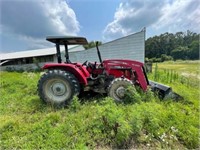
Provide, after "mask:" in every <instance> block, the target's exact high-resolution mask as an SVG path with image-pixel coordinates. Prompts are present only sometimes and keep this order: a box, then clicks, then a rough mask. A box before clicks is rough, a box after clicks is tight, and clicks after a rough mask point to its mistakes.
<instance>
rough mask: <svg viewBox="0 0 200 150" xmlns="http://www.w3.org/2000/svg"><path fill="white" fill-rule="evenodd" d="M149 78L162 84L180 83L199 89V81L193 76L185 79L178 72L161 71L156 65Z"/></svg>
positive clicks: (170, 70)
mask: <svg viewBox="0 0 200 150" xmlns="http://www.w3.org/2000/svg"><path fill="white" fill-rule="evenodd" d="M149 76H150V78H153V80H154V81H157V82H163V83H170V84H172V83H182V84H184V85H187V86H191V87H197V88H198V87H199V83H200V80H199V79H198V78H195V77H193V76H188V77H185V76H183V75H181V74H180V73H179V72H177V71H175V70H172V69H161V68H158V65H157V63H156V64H155V68H154V71H153V73H152V74H149Z"/></svg>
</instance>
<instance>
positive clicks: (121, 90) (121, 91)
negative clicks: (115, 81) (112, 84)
mask: <svg viewBox="0 0 200 150" xmlns="http://www.w3.org/2000/svg"><path fill="white" fill-rule="evenodd" d="M115 94H116V96H117V97H119V98H120V99H122V98H124V96H125V88H124V87H123V86H120V87H118V88H117V89H116V91H115Z"/></svg>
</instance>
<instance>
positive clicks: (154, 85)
mask: <svg viewBox="0 0 200 150" xmlns="http://www.w3.org/2000/svg"><path fill="white" fill-rule="evenodd" d="M149 85H150V87H151V90H152V91H153V92H155V93H156V94H158V97H159V98H160V99H173V100H181V99H183V97H182V96H180V95H179V94H177V93H175V92H173V91H172V88H171V87H169V86H167V85H164V84H161V83H158V82H154V81H150V80H149Z"/></svg>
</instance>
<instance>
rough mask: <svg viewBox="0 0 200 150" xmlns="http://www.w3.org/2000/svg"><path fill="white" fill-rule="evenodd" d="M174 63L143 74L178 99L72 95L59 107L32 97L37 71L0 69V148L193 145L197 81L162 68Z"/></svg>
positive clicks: (196, 125)
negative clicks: (119, 100)
mask: <svg viewBox="0 0 200 150" xmlns="http://www.w3.org/2000/svg"><path fill="white" fill-rule="evenodd" d="M190 63H191V62H190ZM185 64H186V65H187V66H188V63H185ZM171 65H172V66H173V67H168V66H171ZM176 65H179V64H176V63H164V64H158V65H157V67H154V68H156V72H153V73H152V74H149V75H148V76H149V78H151V79H152V80H154V79H155V80H156V81H159V82H162V83H164V84H167V85H170V86H172V88H173V90H174V91H176V92H177V93H179V94H180V95H181V96H183V97H184V99H183V100H181V101H176V102H175V101H173V100H165V101H161V100H159V99H158V98H156V97H155V96H154V95H153V94H152V93H151V92H150V91H149V92H147V93H146V94H141V95H140V94H137V95H132V93H131V92H130V94H129V95H128V97H127V99H128V100H129V103H127V104H116V103H115V102H113V100H112V99H111V98H108V97H106V98H104V97H100V98H99V97H98V98H91V99H89V100H88V99H87V100H84V101H83V100H82V101H81V100H80V99H78V98H74V100H73V102H72V104H71V105H70V106H69V107H68V108H63V109H59V110H57V109H55V108H53V107H51V106H47V105H45V104H43V103H42V102H41V100H40V99H39V97H38V96H37V87H36V85H37V81H38V79H39V77H40V74H39V73H27V72H24V73H16V72H1V74H0V95H1V97H0V149H112V148H118V149H119V148H122V149H125V148H126V149H131V148H139V149H147V148H152V149H195V148H199V94H200V93H199V86H198V85H199V84H194V85H193V84H192V83H190V82H189V81H190V78H187V77H184V78H182V76H181V71H180V72H179V71H177V69H176V71H177V72H174V71H171V70H167V69H172V68H176V67H175V66H176ZM197 65H198V63H197V64H196V65H195V66H194V67H198V66H197ZM177 68H180V66H179V67H177ZM189 68H190V67H189ZM189 72H191V71H189ZM193 72H194V73H195V69H194V71H193ZM195 80H196V83H199V80H198V79H197V78H196V79H195ZM192 82H193V81H192Z"/></svg>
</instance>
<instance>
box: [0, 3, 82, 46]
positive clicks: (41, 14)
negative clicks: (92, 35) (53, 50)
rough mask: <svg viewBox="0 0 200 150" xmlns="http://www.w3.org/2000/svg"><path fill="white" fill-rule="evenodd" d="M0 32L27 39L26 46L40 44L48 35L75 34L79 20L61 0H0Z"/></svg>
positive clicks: (4, 34) (25, 40)
mask: <svg viewBox="0 0 200 150" xmlns="http://www.w3.org/2000/svg"><path fill="white" fill-rule="evenodd" d="M0 8H1V22H0V27H1V29H2V30H1V32H0V34H1V35H3V36H7V37H9V36H10V37H12V38H16V39H18V38H20V39H21V40H24V42H29V43H30V44H29V47H31V48H33V47H36V48H38V47H43V46H46V43H45V42H44V44H42V43H43V42H42V41H45V37H46V36H48V35H77V33H78V32H79V30H80V29H79V28H80V27H79V22H78V21H77V18H76V14H75V12H74V11H73V9H72V8H70V7H69V5H68V4H67V3H66V1H65V0H29V1H26V0H13V1H0Z"/></svg>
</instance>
